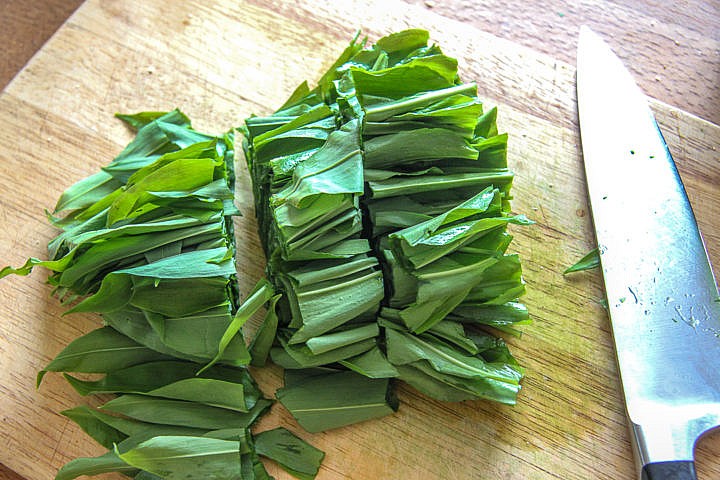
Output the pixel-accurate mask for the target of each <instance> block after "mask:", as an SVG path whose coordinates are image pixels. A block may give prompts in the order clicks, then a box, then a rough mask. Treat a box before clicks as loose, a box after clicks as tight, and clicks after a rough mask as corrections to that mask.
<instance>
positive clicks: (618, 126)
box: [577, 27, 720, 480]
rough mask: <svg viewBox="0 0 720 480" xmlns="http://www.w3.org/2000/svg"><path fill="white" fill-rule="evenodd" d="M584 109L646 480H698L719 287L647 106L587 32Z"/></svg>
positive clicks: (713, 392)
mask: <svg viewBox="0 0 720 480" xmlns="http://www.w3.org/2000/svg"><path fill="white" fill-rule="evenodd" d="M577 99H578V100H577V101H578V117H579V121H580V136H581V142H582V151H583V161H584V164H585V175H586V180H587V187H588V196H589V199H590V205H591V210H592V218H593V223H594V226H595V233H596V239H597V245H598V251H599V254H600V265H601V268H602V273H603V279H604V283H605V291H606V295H607V304H608V312H609V316H610V321H611V325H612V332H613V338H614V342H615V351H616V356H617V362H618V370H619V372H620V379H621V382H622V387H623V392H624V397H625V407H626V411H627V417H628V423H629V427H630V434H631V435H630V437H631V442H632V446H633V449H634V453H635V460H636V466H637V474H638V478H641V479H643V480H645V479H647V480H661V479H671V478H672V479H678V480H684V479H695V478H696V475H695V468H694V462H693V448H694V445H695V442H696V441H697V439H698V438H699V437H700V436H701V435H702V434H703V433H705V432H707V431H708V430H710V429H712V428H714V427H716V426H718V425H720V368H718V362H720V303H718V302H719V300H718V289H717V283H716V281H715V277H714V275H713V272H712V269H711V267H710V262H709V260H708V256H707V252H706V250H705V246H704V243H703V240H702V237H701V235H700V232H699V230H698V227H697V223H696V221H695V217H694V214H693V212H692V208H691V206H690V203H689V201H688V198H687V195H686V192H685V189H684V187H683V184H682V181H681V179H680V176H679V174H678V172H677V169H676V167H675V163H674V161H673V158H672V156H671V154H670V151H669V150H668V147H667V144H666V143H665V140H664V138H663V136H662V133H661V132H660V129H659V127H658V125H657V123H656V122H655V118H654V116H653V114H652V111H651V110H650V107H649V105H648V102H647V98H646V97H645V95H644V94H643V93H642V91H641V90H640V89H639V88H638V86H637V85H636V84H635V82H634V80H633V78H632V76H631V74H630V73H629V72H628V71H627V70H626V69H625V67H624V66H623V64H622V62H621V61H620V59H618V58H617V57H616V56H615V55H614V54H613V52H612V50H611V49H610V47H609V46H608V45H607V44H605V42H604V41H603V40H602V39H601V38H600V37H599V36H598V35H596V34H595V33H593V32H592V31H591V30H590V29H589V28H587V27H583V28H581V30H580V38H579V42H578V53H577Z"/></svg>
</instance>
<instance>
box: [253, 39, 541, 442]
mask: <svg viewBox="0 0 720 480" xmlns="http://www.w3.org/2000/svg"><path fill="white" fill-rule="evenodd" d="M496 114H497V111H496V109H494V108H493V109H489V110H487V111H484V109H483V105H482V102H481V101H480V100H479V99H478V97H477V86H476V85H475V84H472V83H462V82H461V81H460V79H459V77H458V72H457V61H456V60H455V59H453V58H450V57H448V56H446V55H444V54H443V53H442V51H441V50H440V48H439V47H437V46H436V45H428V33H427V32H426V31H424V30H406V31H403V32H399V33H396V34H393V35H389V36H387V37H384V38H382V39H380V40H379V41H378V42H377V43H376V44H375V45H373V46H370V47H367V46H366V40H363V41H361V42H359V41H358V39H357V37H356V38H355V39H354V40H353V41H352V42H351V44H350V45H349V47H348V48H347V49H346V50H345V51H344V52H343V54H342V55H341V56H340V58H339V59H338V60H337V61H336V62H335V64H334V65H333V66H332V68H331V69H330V70H329V71H328V72H327V73H326V74H325V75H324V76H323V77H322V78H321V80H320V81H319V84H318V85H317V87H316V88H314V89H313V90H310V89H309V87H308V85H307V83H303V84H301V85H300V86H299V87H298V88H297V89H296V91H295V92H294V93H293V95H292V96H291V98H290V99H289V100H288V101H287V102H286V103H285V105H283V106H282V107H281V108H280V109H279V110H278V111H276V112H275V113H274V114H272V115H270V116H267V117H251V118H249V119H247V120H246V124H245V137H246V140H245V142H244V150H245V155H246V160H247V163H248V166H249V169H250V172H251V178H252V184H253V193H254V198H255V213H256V216H257V219H258V226H259V233H260V238H261V240H262V244H263V246H264V249H265V254H266V257H267V277H268V279H269V281H270V282H271V283H272V285H273V288H274V290H275V291H276V292H279V293H280V294H281V295H282V296H281V297H280V299H279V301H278V302H277V303H276V304H274V305H273V309H274V315H273V316H272V317H270V318H269V319H268V320H267V321H266V323H264V324H263V325H262V327H261V330H260V332H259V334H258V335H259V337H261V338H262V339H263V340H262V344H264V345H266V350H265V351H267V352H269V356H270V358H271V359H272V361H273V362H275V363H277V364H279V365H281V366H282V367H284V368H285V369H286V378H285V386H284V387H283V388H282V389H280V390H279V391H278V392H277V397H278V399H279V400H280V401H281V402H282V403H283V404H284V405H285V406H286V407H287V408H288V410H289V411H290V412H291V413H292V414H293V415H294V416H295V418H296V419H297V420H298V422H299V423H300V424H301V425H302V426H303V427H304V428H305V429H307V430H309V431H320V430H325V429H328V428H333V427H338V426H342V425H346V424H350V423H354V422H357V421H361V420H365V419H368V418H372V417H377V416H382V415H385V414H388V413H390V412H392V411H393V410H395V409H397V401H396V399H395V395H394V394H393V388H394V383H393V382H392V381H391V380H392V379H398V380H402V381H405V382H407V383H409V384H410V385H412V386H413V387H415V388H416V389H418V390H420V391H422V392H423V393H425V394H427V395H429V396H431V397H434V398H437V399H441V400H448V401H460V400H468V399H479V398H482V399H490V400H495V401H498V402H502V403H508V404H512V403H514V402H515V400H516V396H517V393H518V391H519V389H520V380H521V378H522V376H523V370H522V368H521V367H520V366H519V365H518V363H517V361H516V360H515V359H514V358H513V356H512V355H511V354H510V352H509V351H508V348H507V346H506V344H505V342H504V341H503V340H502V339H501V338H499V337H497V336H496V335H494V334H493V332H492V329H495V330H499V331H502V332H506V333H510V334H513V333H517V329H516V328H515V326H517V325H520V324H525V323H528V321H529V318H528V312H527V309H526V308H525V306H524V305H522V304H521V303H519V302H518V297H520V296H521V295H522V294H523V293H524V291H525V287H524V283H523V281H522V278H521V269H520V262H519V260H518V257H517V255H513V254H508V253H506V250H507V248H508V246H509V244H510V241H511V239H512V237H511V235H510V234H509V233H508V232H507V225H508V224H510V223H515V224H527V223H529V221H528V220H527V219H526V218H525V217H524V216H522V215H513V214H511V212H510V199H511V197H510V186H511V182H512V179H513V174H512V172H510V171H509V170H508V166H507V161H506V153H507V135H505V134H498V131H497V126H496ZM257 353H258V355H256V356H255V358H254V359H253V361H254V362H256V363H257V364H262V363H263V361H264V358H263V357H262V356H261V354H264V353H265V352H257Z"/></svg>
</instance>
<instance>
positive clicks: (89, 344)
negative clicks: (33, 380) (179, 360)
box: [37, 327, 167, 386]
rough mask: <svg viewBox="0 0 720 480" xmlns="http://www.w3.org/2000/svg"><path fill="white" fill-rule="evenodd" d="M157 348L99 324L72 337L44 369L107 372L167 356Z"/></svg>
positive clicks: (42, 372) (42, 375)
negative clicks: (145, 345) (88, 331)
mask: <svg viewBox="0 0 720 480" xmlns="http://www.w3.org/2000/svg"><path fill="white" fill-rule="evenodd" d="M166 359H167V357H166V356H165V355H163V354H161V353H159V352H156V351H154V350H151V349H149V348H147V347H144V346H142V345H140V344H138V343H137V342H134V341H133V340H132V339H130V338H128V337H126V336H124V335H122V334H120V333H119V332H117V331H116V330H114V329H112V328H110V327H103V328H98V329H97V330H93V331H92V332H90V333H87V334H85V335H83V336H82V337H79V338H77V339H75V340H74V341H72V342H71V343H70V344H69V345H68V346H67V347H65V348H64V349H63V350H62V351H61V352H60V353H59V354H58V355H57V356H56V357H55V358H54V359H53V360H52V361H51V362H50V363H49V364H48V365H47V366H46V367H45V368H44V369H43V370H41V371H40V372H39V373H38V376H37V385H38V386H40V382H41V381H42V378H43V377H44V376H45V374H46V373H47V372H82V373H107V372H112V371H115V370H120V369H122V368H125V367H129V366H132V365H137V364H139V363H144V362H148V361H156V360H166Z"/></svg>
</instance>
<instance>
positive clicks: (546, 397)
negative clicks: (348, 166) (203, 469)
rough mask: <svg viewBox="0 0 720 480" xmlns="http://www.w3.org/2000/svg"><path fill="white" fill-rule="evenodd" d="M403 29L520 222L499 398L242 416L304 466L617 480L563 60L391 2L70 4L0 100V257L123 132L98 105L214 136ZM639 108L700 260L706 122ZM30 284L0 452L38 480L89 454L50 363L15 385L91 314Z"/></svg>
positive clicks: (32, 235) (20, 295)
mask: <svg viewBox="0 0 720 480" xmlns="http://www.w3.org/2000/svg"><path fill="white" fill-rule="evenodd" d="M356 19H359V20H356ZM408 27H420V28H426V29H428V30H430V32H431V38H432V40H434V41H436V42H438V43H439V44H440V45H441V46H442V47H443V49H444V50H445V52H446V53H448V54H449V55H452V56H455V57H457V58H458V59H459V62H460V69H461V74H462V77H463V79H464V80H465V81H475V82H477V83H478V86H479V94H480V96H481V97H482V98H484V99H486V100H487V102H488V103H489V104H493V105H498V107H499V119H498V123H499V126H500V129H501V131H506V132H508V133H509V135H510V142H509V152H508V155H509V162H510V164H511V167H512V168H513V169H514V170H515V171H516V174H517V177H516V180H515V183H514V190H513V192H514V197H515V200H514V203H513V210H514V211H516V212H518V213H525V214H526V215H527V216H528V217H530V218H532V219H533V220H535V222H536V224H535V225H534V226H531V227H522V228H513V229H512V231H513V233H514V234H515V241H514V243H513V244H512V245H511V250H513V251H515V252H518V253H520V255H521V257H522V260H523V267H524V275H525V280H526V282H527V284H528V294H527V296H526V297H525V298H524V300H525V302H526V303H527V305H528V306H529V308H530V311H531V315H532V317H533V320H534V324H533V325H531V326H529V327H525V328H524V332H525V333H524V335H523V337H522V338H521V339H514V338H513V339H510V340H509V343H510V344H511V348H512V350H513V352H514V353H515V355H516V356H517V358H518V359H519V361H520V362H521V363H522V364H523V365H524V366H525V367H526V368H527V377H526V378H525V380H524V382H523V390H522V392H521V394H520V398H519V403H518V405H517V406H514V407H509V406H502V405H496V404H492V403H487V402H479V401H476V402H463V403H457V404H450V403H441V402H436V401H433V400H431V399H428V398H427V397H425V396H423V395H421V394H419V393H417V392H416V391H414V390H413V389H411V388H408V387H401V388H400V390H399V397H400V401H401V407H400V410H399V411H398V413H397V414H395V415H392V416H389V417H386V418H384V419H382V420H378V421H371V422H366V423H364V424H360V425H354V426H350V427H346V428H341V429H338V430H334V431H330V432H325V433H320V434H314V435H311V434H307V433H306V432H303V431H302V430H301V429H300V427H299V426H298V425H297V424H296V423H295V422H294V420H293V419H292V418H291V417H290V415H289V414H288V413H287V412H286V411H285V410H283V408H282V407H281V406H280V405H276V406H275V407H274V408H273V410H272V413H271V414H270V415H269V416H267V417H266V418H264V419H263V420H262V422H261V425H260V429H264V428H271V427H273V426H277V425H284V426H287V427H288V428H290V429H291V430H293V431H294V432H296V433H298V434H300V435H301V436H302V437H303V438H305V439H307V440H308V441H310V442H311V443H313V444H314V445H316V446H318V447H319V448H321V449H323V450H325V451H326V452H327V456H326V459H325V462H324V464H323V467H322V469H321V472H320V475H319V476H318V478H319V479H321V480H322V479H358V480H365V479H386V478H388V479H390V478H398V479H400V478H401V479H517V480H521V479H562V480H573V479H578V480H581V479H582V480H585V479H608V480H610V479H612V480H615V479H624V478H632V477H633V475H634V473H633V469H634V467H633V462H632V454H631V450H630V445H629V439H628V435H627V431H626V426H625V417H624V411H623V406H622V400H621V393H620V385H619V383H618V380H617V371H616V366H615V363H614V362H615V360H614V352H613V347H612V338H611V334H610V330H609V323H608V319H607V315H606V313H605V311H604V310H603V308H602V307H601V305H600V300H601V299H602V298H603V291H602V287H601V278H600V274H599V272H585V273H581V274H578V275H575V276H572V277H564V276H563V275H562V273H561V272H562V271H563V270H564V269H565V268H566V267H567V266H569V265H570V264H572V263H574V261H575V260H576V259H578V258H579V257H581V256H582V255H583V254H584V253H585V252H587V251H588V250H590V249H591V248H592V247H593V242H594V238H593V233H592V228H591V220H590V215H589V207H588V205H587V202H586V191H585V186H584V179H583V170H582V158H581V154H580V143H579V135H578V128H577V114H576V104H575V82H574V73H575V72H574V68H573V67H572V66H571V65H568V64H565V63H562V62H557V61H555V60H554V59H552V58H550V57H547V56H544V55H541V54H538V53H536V52H534V51H532V50H530V49H527V48H525V47H520V46H518V45H515V44H513V43H510V42H507V41H503V40H500V39H498V38H496V37H494V36H492V35H489V34H487V33H484V32H481V31H479V30H476V29H474V28H472V27H470V26H467V25H464V24H462V23H460V22H456V21H453V20H449V19H446V18H443V17H440V16H437V15H434V14H432V13H430V12H428V11H427V10H424V9H422V8H420V7H417V6H412V5H407V4H404V3H401V2H395V1H391V0H386V1H379V0H378V1H371V2H362V4H360V3H358V4H351V3H346V2H333V1H330V0H328V1H327V2H291V1H278V2H272V4H270V2H260V1H256V2H253V1H251V2H232V1H227V0H225V1H223V0H211V1H202V2H201V1H196V2H193V1H188V2H173V3H172V4H170V3H168V2H165V1H161V0H149V1H145V2H130V1H123V0H117V1H100V0H90V1H88V2H87V3H86V4H84V5H83V6H82V7H81V8H80V9H79V10H78V11H77V12H76V13H75V15H74V16H73V17H71V18H70V20H69V21H68V22H67V23H66V24H65V25H64V26H63V27H62V28H61V29H60V31H59V32H58V33H57V34H56V35H55V36H54V37H53V38H52V39H51V41H50V42H49V43H48V44H47V45H46V46H45V47H44V48H43V49H42V50H41V51H40V52H39V53H38V54H37V55H36V56H35V58H34V59H33V60H32V61H31V62H30V64H29V65H28V66H27V67H26V68H25V69H24V70H23V72H22V73H21V74H20V75H19V76H18V77H17V78H16V79H15V80H14V81H13V82H12V83H11V84H10V85H9V86H8V88H7V89H6V90H5V91H4V92H3V93H2V95H0V124H1V125H2V126H3V129H2V133H1V134H0V187H1V188H0V263H2V264H3V265H5V264H12V265H19V264H22V263H23V262H24V261H25V258H26V257H27V256H35V257H43V256H44V255H45V246H46V244H47V242H48V241H49V240H50V239H51V238H52V237H53V236H54V234H55V232H54V231H53V229H52V228H51V227H50V226H49V224H48V223H47V221H46V220H45V216H44V209H50V208H52V206H53V205H54V204H55V201H56V199H57V197H58V196H59V195H60V193H61V192H62V191H63V190H64V189H65V188H66V187H67V186H69V185H70V184H72V183H73V182H75V181H77V180H79V179H80V178H83V177H85V176H87V175H89V174H92V173H94V172H96V171H97V170H98V169H99V168H100V167H101V166H103V165H104V164H106V163H107V162H109V161H110V160H111V159H112V158H113V157H114V156H115V155H116V154H117V153H118V152H119V151H120V149H121V148H122V146H123V145H124V144H125V143H126V142H127V141H128V140H129V139H130V138H131V133H130V132H129V131H128V130H127V129H126V128H125V127H124V126H123V125H122V124H121V122H119V121H118V120H115V119H114V118H113V114H114V113H115V112H135V111H140V110H169V109H172V108H175V107H179V108H180V109H182V110H183V111H184V112H186V113H187V114H188V115H189V116H190V118H191V119H193V121H194V126H195V127H196V128H197V129H199V130H205V131H210V132H212V133H220V132H222V131H225V130H228V129H230V128H232V127H234V126H238V125H240V123H241V122H242V120H243V119H244V118H246V117H247V116H249V115H251V114H253V113H255V114H266V113H269V112H271V111H272V110H274V109H275V108H277V107H278V106H279V105H281V104H282V102H283V101H284V99H285V98H286V97H287V96H288V95H289V94H290V93H291V92H292V90H293V89H294V87H295V86H296V85H297V84H298V83H299V82H300V81H302V80H304V79H307V80H309V81H310V82H311V83H312V81H313V80H315V79H317V78H318V77H319V75H320V74H321V73H322V72H323V71H324V70H325V68H327V67H328V66H329V64H330V63H331V62H332V61H333V60H334V59H335V58H336V56H337V55H338V54H339V52H340V51H342V49H343V48H344V47H345V45H346V44H347V42H348V41H349V39H350V38H351V37H352V36H353V34H354V32H355V30H356V29H357V28H362V29H363V32H364V33H365V34H367V35H368V36H369V37H370V39H371V40H375V39H377V38H379V37H380V36H382V35H384V34H387V33H390V32H393V31H397V30H400V29H404V28H408ZM569 48H570V46H569ZM652 106H653V108H654V110H655V112H656V115H657V118H658V121H659V123H660V126H661V128H662V129H663V132H664V134H665V137H666V139H667V141H668V143H669V144H670V148H671V151H672V152H673V154H674V156H675V158H676V161H677V163H678V166H679V168H680V170H681V174H682V176H683V179H684V180H685V184H686V187H687V190H688V194H689V196H690V199H691V202H692V203H693V206H694V208H695V212H696V216H697V217H698V221H699V224H700V228H701V230H702V231H703V232H704V235H705V240H706V242H707V246H708V249H709V251H710V256H711V258H712V260H713V263H714V264H715V265H716V266H720V228H719V227H720V192H719V190H720V189H719V188H718V186H719V185H720V173H718V172H720V169H718V168H717V167H718V159H717V149H718V147H720V128H718V127H717V126H716V125H713V124H711V123H708V122H705V121H703V120H701V119H699V118H697V117H693V116H691V115H689V114H686V113H684V112H682V111H680V110H677V109H674V108H672V107H670V106H668V105H665V104H662V103H660V102H657V101H653V103H652ZM238 171H239V172H240V176H239V185H238V198H237V203H238V206H239V207H240V209H241V211H242V212H243V214H244V216H243V217H242V218H239V219H238V220H237V241H238V246H239V248H238V251H239V258H238V269H239V278H240V283H241V291H243V292H246V293H247V292H249V290H250V288H251V286H252V285H253V284H254V283H255V281H256V280H257V279H258V278H260V277H261V276H262V274H263V266H264V260H263V256H262V252H261V249H260V246H259V244H258V239H257V235H256V233H255V227H256V226H255V221H254V218H253V214H252V197H251V195H250V193H249V183H248V179H247V176H246V175H245V174H244V173H245V170H244V167H243V166H242V163H240V164H239V168H238ZM618 175H622V172H618ZM648 180H649V179H638V182H642V181H648ZM628 215H632V205H628ZM639 240H640V239H639ZM718 268H720V267H718ZM44 280H45V273H44V272H35V273H34V274H32V275H31V276H30V277H26V278H19V277H13V278H6V279H4V280H2V283H0V416H1V418H2V424H1V425H0V443H2V447H1V448H0V463H3V464H5V465H7V466H8V467H10V468H12V469H13V470H16V471H17V472H18V473H20V474H21V475H23V476H25V477H27V478H28V479H29V480H40V479H48V478H52V477H53V476H54V473H55V472H56V470H57V469H58V468H59V467H60V466H61V465H62V464H64V463H65V462H67V461H69V460H71V459H73V458H76V457H78V456H94V455H97V454H100V453H102V450H103V449H102V447H99V446H97V445H95V444H94V443H93V441H92V440H90V439H89V437H87V436H86V435H85V434H84V433H83V432H82V431H80V429H79V428H78V427H77V426H75V425H74V424H73V423H71V422H69V421H68V420H67V419H65V418H64V417H63V416H61V415H60V414H59V412H60V411H62V410H64V409H66V408H70V407H72V406H75V405H77V404H79V403H82V402H92V400H88V399H83V398H81V397H79V396H78V395H77V394H75V393H74V392H73V391H72V390H71V388H70V387H69V386H68V385H67V384H66V383H65V382H64V380H63V379H62V377H61V376H60V375H57V374H51V375H48V376H47V377H46V380H45V381H44V383H43V385H42V387H41V388H40V389H39V390H36V389H35V388H34V378H35V375H36V372H37V371H38V370H40V369H41V368H42V367H43V366H44V365H45V364H46V363H47V362H48V361H49V360H50V359H51V358H52V357H54V356H55V355H56V354H57V353H58V352H59V351H60V350H61V349H62V348H63V347H64V346H65V345H67V343H69V342H70V341H71V340H72V339H74V338H75V337H77V336H78V335H81V334H82V333H85V332H87V331H89V330H91V329H93V328H96V327H97V326H98V324H99V319H98V318H97V317H96V316H93V315H70V316H65V317H61V314H62V312H63V308H62V307H60V306H59V304H58V302H57V301H56V300H55V299H54V298H51V297H50V296H49V294H50V287H49V286H48V285H46V284H45V283H44ZM251 327H252V326H251ZM253 373H254V374H255V375H256V377H257V378H258V380H259V382H260V384H261V387H262V388H263V390H264V391H265V392H266V394H267V395H272V393H273V392H274V391H275V389H276V388H277V387H278V386H279V385H280V382H281V370H280V369H279V368H275V367H270V368H266V369H262V370H254V371H253ZM718 459H720V434H715V435H712V434H711V435H709V436H708V437H706V438H704V439H703V441H702V442H700V445H699V448H698V451H697V464H698V470H699V478H700V479H701V480H703V479H704V480H710V479H716V478H720V460H718ZM269 469H270V470H271V473H272V474H273V475H275V476H276V477H277V478H280V479H282V478H289V477H287V475H286V474H284V473H283V472H282V471H280V470H279V469H278V468H277V467H276V466H275V465H269ZM104 478H124V477H120V476H115V475H108V476H106V477H104Z"/></svg>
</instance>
